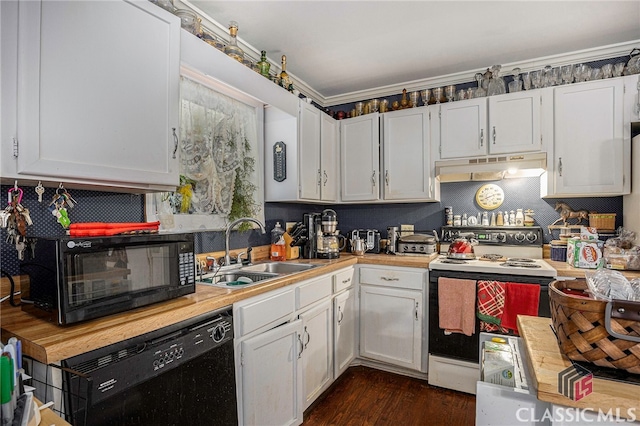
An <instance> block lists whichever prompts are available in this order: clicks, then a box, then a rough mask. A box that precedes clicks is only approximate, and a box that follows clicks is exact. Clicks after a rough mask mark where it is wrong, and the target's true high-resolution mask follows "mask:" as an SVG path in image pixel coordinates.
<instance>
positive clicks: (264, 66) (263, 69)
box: [257, 50, 271, 78]
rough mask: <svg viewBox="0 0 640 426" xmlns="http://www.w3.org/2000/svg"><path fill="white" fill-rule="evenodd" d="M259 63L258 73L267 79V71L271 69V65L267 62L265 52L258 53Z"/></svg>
mask: <svg viewBox="0 0 640 426" xmlns="http://www.w3.org/2000/svg"><path fill="white" fill-rule="evenodd" d="M260 55H261V56H260V62H258V64H257V65H258V72H259V73H260V74H262V75H263V76H264V77H267V78H269V70H270V69H271V64H270V63H269V62H268V61H267V51H266V50H263V51H261V52H260Z"/></svg>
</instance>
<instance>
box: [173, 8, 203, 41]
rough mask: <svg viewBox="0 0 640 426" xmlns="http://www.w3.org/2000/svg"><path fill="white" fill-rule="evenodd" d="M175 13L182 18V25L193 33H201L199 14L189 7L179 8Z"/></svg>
mask: <svg viewBox="0 0 640 426" xmlns="http://www.w3.org/2000/svg"><path fill="white" fill-rule="evenodd" d="M174 13H175V15H176V16H177V17H179V18H180V26H181V27H182V28H184V29H185V30H187V31H189V32H190V33H191V34H193V35H198V34H200V21H199V20H198V15H196V14H195V13H194V12H192V11H190V10H188V9H178V10H176V11H175V12H174Z"/></svg>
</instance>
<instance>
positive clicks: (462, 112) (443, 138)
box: [440, 98, 488, 159]
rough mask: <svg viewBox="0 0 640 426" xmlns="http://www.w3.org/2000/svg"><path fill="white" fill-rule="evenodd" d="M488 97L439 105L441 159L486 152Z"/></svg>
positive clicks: (479, 154)
mask: <svg viewBox="0 0 640 426" xmlns="http://www.w3.org/2000/svg"><path fill="white" fill-rule="evenodd" d="M487 143H488V137H487V98H478V99H470V100H467V101H458V102H448V103H445V104H441V105H440V158H441V159H448V158H461V157H477V156H481V155H485V154H486V153H487Z"/></svg>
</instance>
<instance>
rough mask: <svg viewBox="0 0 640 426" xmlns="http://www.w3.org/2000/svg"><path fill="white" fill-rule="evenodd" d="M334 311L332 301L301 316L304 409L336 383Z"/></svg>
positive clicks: (323, 303)
mask: <svg viewBox="0 0 640 426" xmlns="http://www.w3.org/2000/svg"><path fill="white" fill-rule="evenodd" d="M332 312H333V310H332V309H331V299H327V300H326V301H324V302H322V303H321V304H319V305H318V306H316V307H314V308H312V309H309V310H308V311H307V312H304V313H302V314H300V319H301V320H302V343H303V345H304V350H303V351H302V371H303V388H304V398H305V400H304V407H303V408H304V409H306V408H307V407H308V406H309V405H311V403H312V402H313V401H314V400H315V399H316V398H317V397H318V396H320V394H321V393H322V392H323V391H324V390H325V389H327V388H328V387H329V385H330V384H331V383H332V381H333V315H332Z"/></svg>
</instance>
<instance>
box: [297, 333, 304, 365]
mask: <svg viewBox="0 0 640 426" xmlns="http://www.w3.org/2000/svg"><path fill="white" fill-rule="evenodd" d="M298 343H300V352H298V359H300V358H302V352H304V344H303V343H302V336H301V335H299V334H298Z"/></svg>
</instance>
